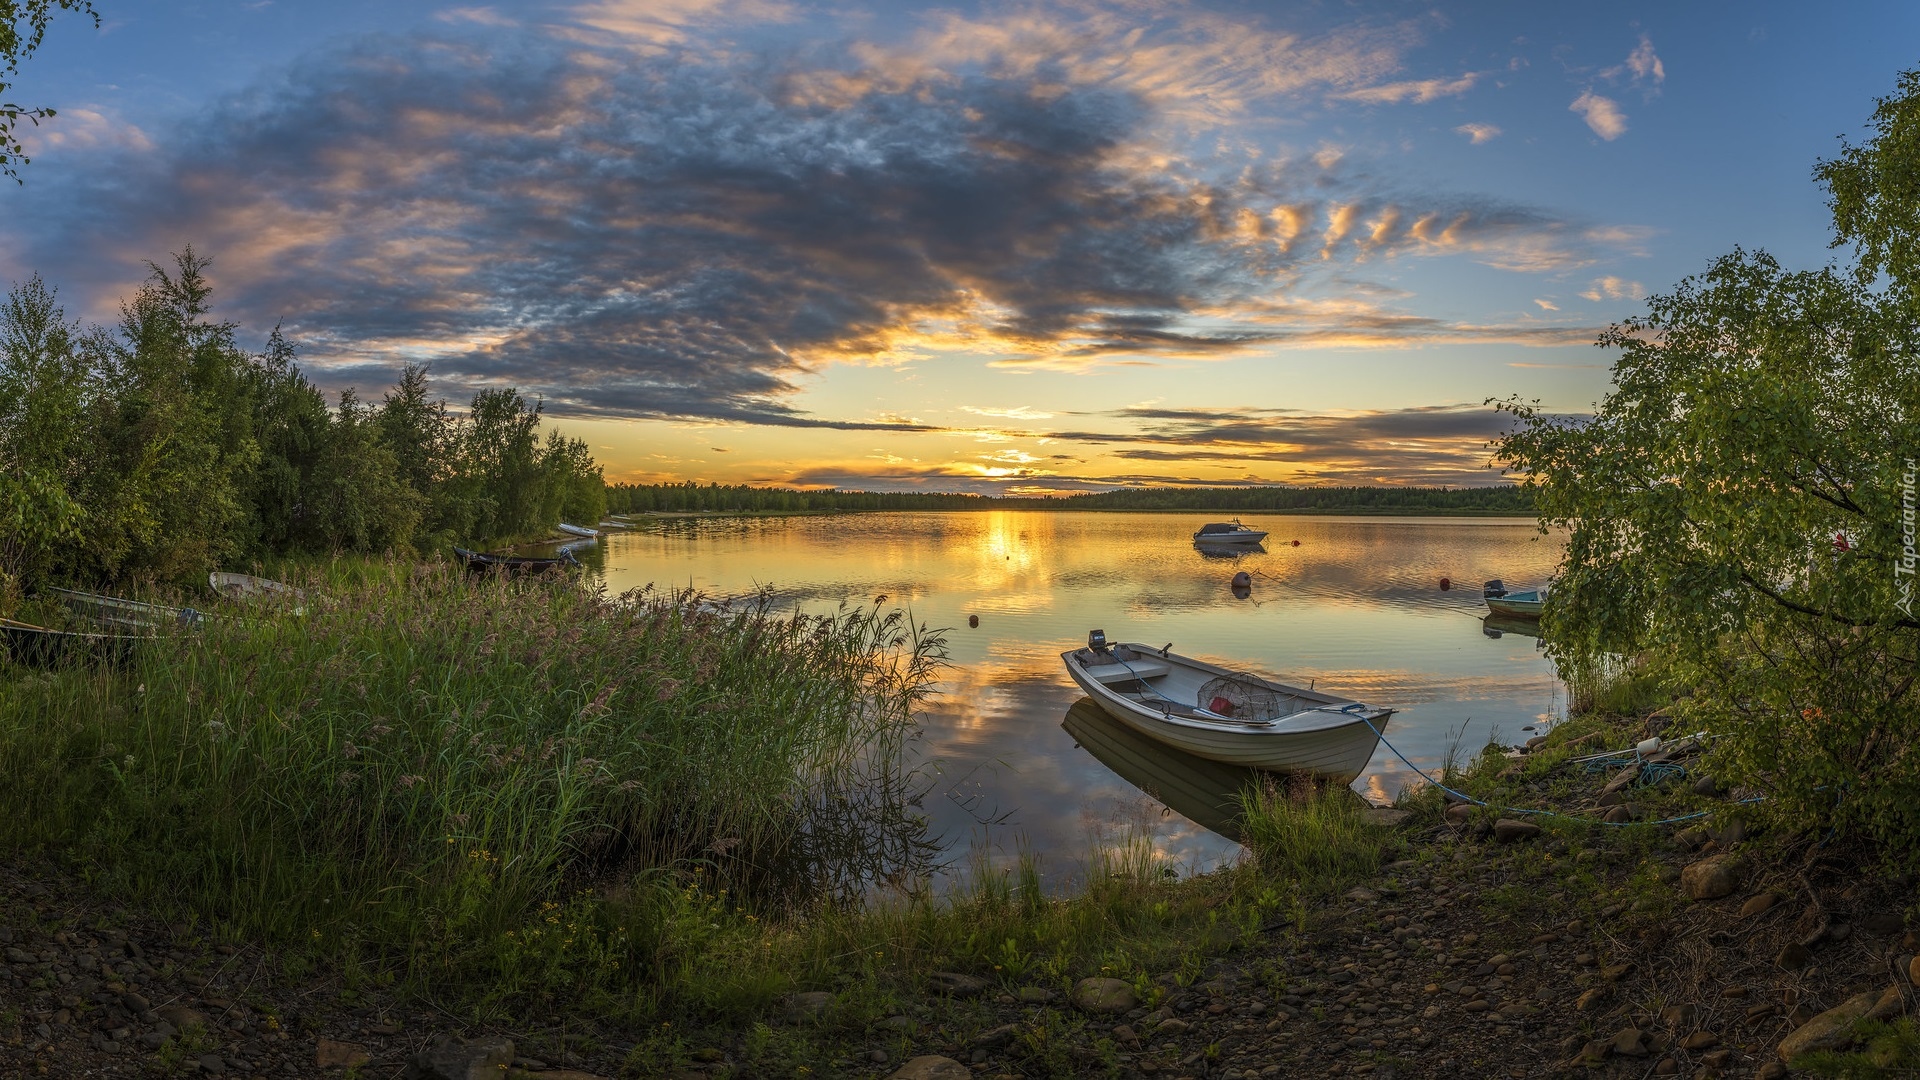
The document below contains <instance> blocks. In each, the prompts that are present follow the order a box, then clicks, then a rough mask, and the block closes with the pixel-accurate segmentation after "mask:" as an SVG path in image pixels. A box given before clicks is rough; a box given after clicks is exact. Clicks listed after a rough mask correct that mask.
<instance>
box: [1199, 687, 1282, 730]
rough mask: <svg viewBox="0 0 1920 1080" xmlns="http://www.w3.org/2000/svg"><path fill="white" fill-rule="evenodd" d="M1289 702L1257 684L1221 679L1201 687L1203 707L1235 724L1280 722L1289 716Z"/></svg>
mask: <svg viewBox="0 0 1920 1080" xmlns="http://www.w3.org/2000/svg"><path fill="white" fill-rule="evenodd" d="M1287 701H1288V699H1287V698H1286V697H1285V696H1283V695H1281V694H1279V693H1276V692H1274V691H1272V690H1269V689H1267V688H1266V687H1264V686H1261V685H1259V684H1257V683H1250V682H1247V681H1246V680H1244V679H1234V678H1229V677H1227V676H1224V675H1223V676H1221V677H1219V678H1215V679H1208V680H1207V681H1206V682H1204V683H1202V684H1201V685H1200V700H1199V702H1198V704H1199V706H1200V707H1201V708H1203V709H1205V710H1207V711H1208V712H1210V713H1214V714H1216V715H1219V716H1230V717H1232V718H1233V719H1235V720H1252V721H1256V722H1258V721H1267V720H1278V719H1280V718H1281V717H1282V716H1285V715H1286V713H1287Z"/></svg>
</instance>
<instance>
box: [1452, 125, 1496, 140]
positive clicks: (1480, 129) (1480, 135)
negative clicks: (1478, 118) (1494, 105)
mask: <svg viewBox="0 0 1920 1080" xmlns="http://www.w3.org/2000/svg"><path fill="white" fill-rule="evenodd" d="M1453 130H1454V133H1455V134H1458V135H1465V136H1466V137H1467V138H1468V139H1469V140H1471V141H1472V142H1473V145H1475V146H1479V145H1480V144H1481V143H1483V142H1492V141H1493V140H1495V139H1497V138H1499V137H1500V129H1499V128H1498V127H1495V126H1494V125H1492V124H1480V123H1473V124H1461V125H1460V126H1459V127H1457V128H1454V129H1453Z"/></svg>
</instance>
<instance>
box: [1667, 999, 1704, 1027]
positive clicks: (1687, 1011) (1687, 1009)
mask: <svg viewBox="0 0 1920 1080" xmlns="http://www.w3.org/2000/svg"><path fill="white" fill-rule="evenodd" d="M1696 1011H1697V1010H1695V1009H1694V1007H1693V1006H1692V1005H1669V1006H1667V1007H1666V1008H1664V1009H1661V1010H1660V1023H1661V1025H1662V1026H1664V1027H1669V1028H1676V1029H1677V1028H1683V1027H1690V1026H1691V1025H1692V1024H1693V1017H1694V1014H1695V1012H1696Z"/></svg>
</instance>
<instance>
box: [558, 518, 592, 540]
mask: <svg viewBox="0 0 1920 1080" xmlns="http://www.w3.org/2000/svg"><path fill="white" fill-rule="evenodd" d="M556 528H558V529H559V530H560V531H561V532H563V533H566V534H567V535H568V536H599V535H600V534H599V533H598V532H595V531H594V530H592V529H588V528H584V527H582V526H579V525H569V524H567V523H566V522H564V521H563V522H561V523H560V524H559V525H558V526H556Z"/></svg>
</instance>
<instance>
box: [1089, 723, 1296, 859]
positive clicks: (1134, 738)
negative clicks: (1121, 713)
mask: <svg viewBox="0 0 1920 1080" xmlns="http://www.w3.org/2000/svg"><path fill="white" fill-rule="evenodd" d="M1060 726H1061V727H1063V728H1065V729H1066V730H1067V734H1069V735H1071V736H1073V741H1074V742H1075V743H1077V744H1079V746H1080V748H1081V749H1082V750H1085V751H1086V752H1087V753H1089V754H1092V755H1093V756H1094V758H1095V760H1097V761H1099V762H1100V764H1102V765H1105V766H1106V767H1107V768H1109V769H1111V770H1113V772H1114V774H1115V775H1116V776H1118V777H1120V779H1122V780H1125V781H1126V782H1127V783H1129V784H1132V785H1133V786H1134V787H1137V788H1139V789H1140V790H1141V791H1143V792H1145V793H1146V794H1148V795H1150V796H1152V797H1153V798H1155V799H1158V800H1160V802H1161V803H1162V804H1164V805H1165V806H1166V807H1167V809H1169V810H1172V811H1173V812H1174V813H1176V814H1179V815H1180V816H1182V817H1184V818H1186V819H1187V820H1189V821H1191V822H1193V823H1194V824H1196V825H1199V826H1201V827H1202V828H1204V829H1207V830H1209V831H1211V832H1215V833H1218V834H1219V835H1221V836H1224V837H1226V838H1227V839H1229V840H1232V841H1234V842H1236V843H1237V842H1239V840H1240V794H1241V792H1243V791H1245V790H1247V789H1249V788H1254V787H1258V786H1259V785H1260V784H1262V783H1265V782H1266V781H1267V780H1268V779H1269V778H1270V774H1268V773H1265V772H1262V771H1260V770H1259V769H1247V768H1242V767H1239V766H1236V765H1227V764H1223V763H1221V762H1218V761H1208V760H1207V759H1206V758H1202V757H1195V756H1193V755H1192V754H1187V753H1183V752H1181V751H1179V750H1175V749H1174V748H1173V747H1171V746H1168V745H1166V744H1165V743H1162V742H1157V741H1155V740H1153V739H1149V738H1147V737H1146V736H1145V735H1142V734H1140V733H1139V732H1137V731H1135V730H1133V729H1132V728H1130V727H1128V726H1127V725H1125V724H1122V723H1121V722H1119V721H1118V720H1115V719H1114V718H1113V717H1111V716H1108V715H1107V713H1106V711H1105V710H1104V709H1102V708H1100V706H1099V705H1097V704H1095V703H1094V700H1093V699H1092V698H1088V697H1083V698H1081V699H1080V700H1078V701H1076V702H1074V703H1073V707H1072V708H1070V709H1068V710H1067V715H1066V718H1065V719H1064V720H1062V721H1061V722H1060Z"/></svg>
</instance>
